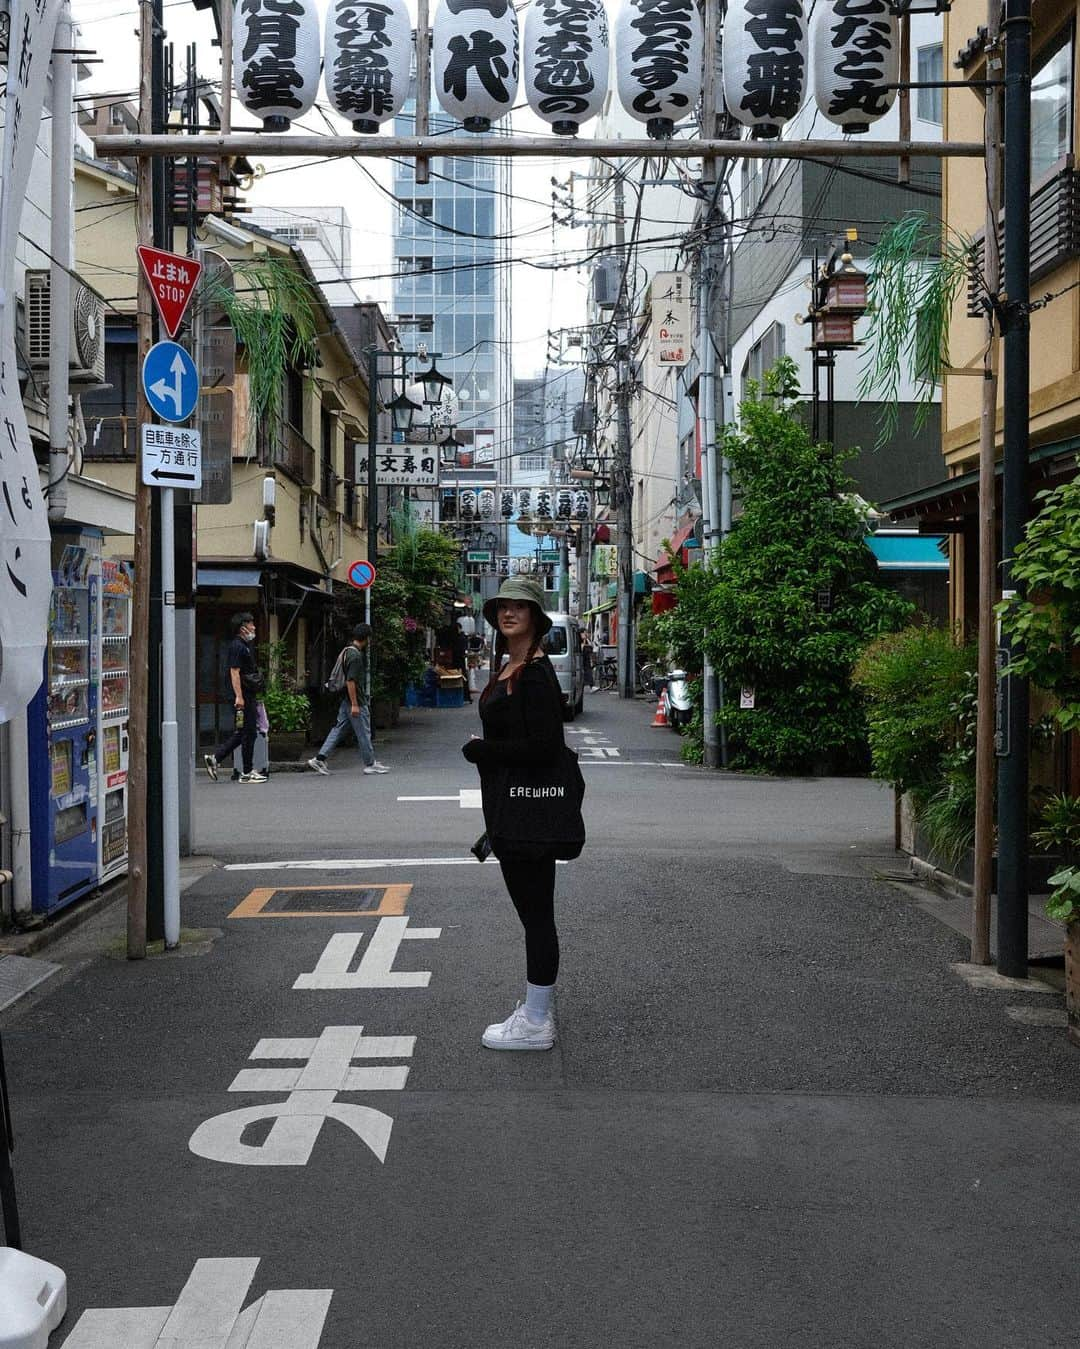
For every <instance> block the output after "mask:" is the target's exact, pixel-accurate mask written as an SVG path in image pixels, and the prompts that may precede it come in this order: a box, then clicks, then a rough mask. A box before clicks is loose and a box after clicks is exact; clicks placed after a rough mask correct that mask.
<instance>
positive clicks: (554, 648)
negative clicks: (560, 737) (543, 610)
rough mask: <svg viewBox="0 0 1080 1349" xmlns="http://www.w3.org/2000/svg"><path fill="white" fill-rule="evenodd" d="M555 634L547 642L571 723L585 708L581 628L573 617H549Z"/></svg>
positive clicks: (567, 718)
mask: <svg viewBox="0 0 1080 1349" xmlns="http://www.w3.org/2000/svg"><path fill="white" fill-rule="evenodd" d="M548 618H550V619H551V631H550V632H549V633H548V635H547V636H546V637H545V638H544V650H545V651H546V652H547V654H548V658H549V659H550V661H551V664H552V665H553V666H554V669H555V673H556V675H558V677H559V687H560V688H561V689H562V695H563V704H564V706H565V709H566V710H565V716H566V720H567V721H573V720H574V717H575V716H576V715H577V714H578V713H579V712H580V711H581V710H582V708H583V707H584V705H585V663H584V661H583V660H582V658H581V624H580V623H579V622H578V621H577V619H576V618H572V617H571V616H570V614H548Z"/></svg>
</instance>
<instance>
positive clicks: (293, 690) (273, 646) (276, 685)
mask: <svg viewBox="0 0 1080 1349" xmlns="http://www.w3.org/2000/svg"><path fill="white" fill-rule="evenodd" d="M259 655H260V663H261V665H262V666H263V668H264V669H265V670H266V672H267V676H266V688H265V690H264V692H263V695H262V699H261V701H262V704H263V706H264V707H265V708H266V717H267V720H268V721H269V722H270V731H271V733H273V732H275V731H278V732H285V731H306V730H307V724H308V717H309V716H310V715H311V702H310V700H309V699H308V696H307V694H306V693H304V692H302V691H301V689H300V687H299V685H298V684H297V682H296V678H295V675H294V673H293V663H292V661H291V660H290V659H289V657H288V654H287V649H286V646H285V643H284V642H268V643H265V644H264V645H263V646H261V647H260V648H259Z"/></svg>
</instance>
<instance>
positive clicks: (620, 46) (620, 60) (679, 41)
mask: <svg viewBox="0 0 1080 1349" xmlns="http://www.w3.org/2000/svg"><path fill="white" fill-rule="evenodd" d="M704 45H705V42H704V36H703V33H702V28H701V16H700V15H699V14H698V9H697V4H696V0H623V5H622V8H621V9H620V10H619V13H618V15H617V17H616V19H615V66H616V74H617V79H618V89H619V102H620V103H621V104H622V105H623V107H624V108H625V109H626V111H627V112H628V113H629V114H630V116H631V117H633V118H634V119H635V120H636V121H638V122H644V123H645V129H646V131H647V132H648V133H649V135H650V136H651V137H653V139H654V140H664V139H666V138H667V137H669V136H671V135H672V133H673V132H674V130H675V123H676V122H678V121H680V120H681V119H682V118H684V117H688V116H689V115H690V113H692V112H693V110H694V106H695V104H696V103H697V101H698V99H699V98H700V97H701V61H702V55H703V51H704Z"/></svg>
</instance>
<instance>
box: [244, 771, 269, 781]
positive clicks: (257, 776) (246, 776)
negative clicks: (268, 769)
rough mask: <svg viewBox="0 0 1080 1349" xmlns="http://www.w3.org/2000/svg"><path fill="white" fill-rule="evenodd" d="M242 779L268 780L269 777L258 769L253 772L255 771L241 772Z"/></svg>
mask: <svg viewBox="0 0 1080 1349" xmlns="http://www.w3.org/2000/svg"><path fill="white" fill-rule="evenodd" d="M240 781H241V782H266V781H267V778H266V777H265V776H264V775H263V774H262V773H260V772H258V771H257V770H256V771H255V772H253V773H241V774H240Z"/></svg>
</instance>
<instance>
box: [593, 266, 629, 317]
mask: <svg viewBox="0 0 1080 1349" xmlns="http://www.w3.org/2000/svg"><path fill="white" fill-rule="evenodd" d="M622 272H623V269H622V263H621V261H620V260H619V259H618V258H602V259H601V260H600V261H599V262H598V263H597V264H596V266H595V267H594V268H593V274H592V298H593V304H595V305H596V307H597V309H614V308H615V306H616V305H617V304H618V303H619V289H620V287H621V286H622Z"/></svg>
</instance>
